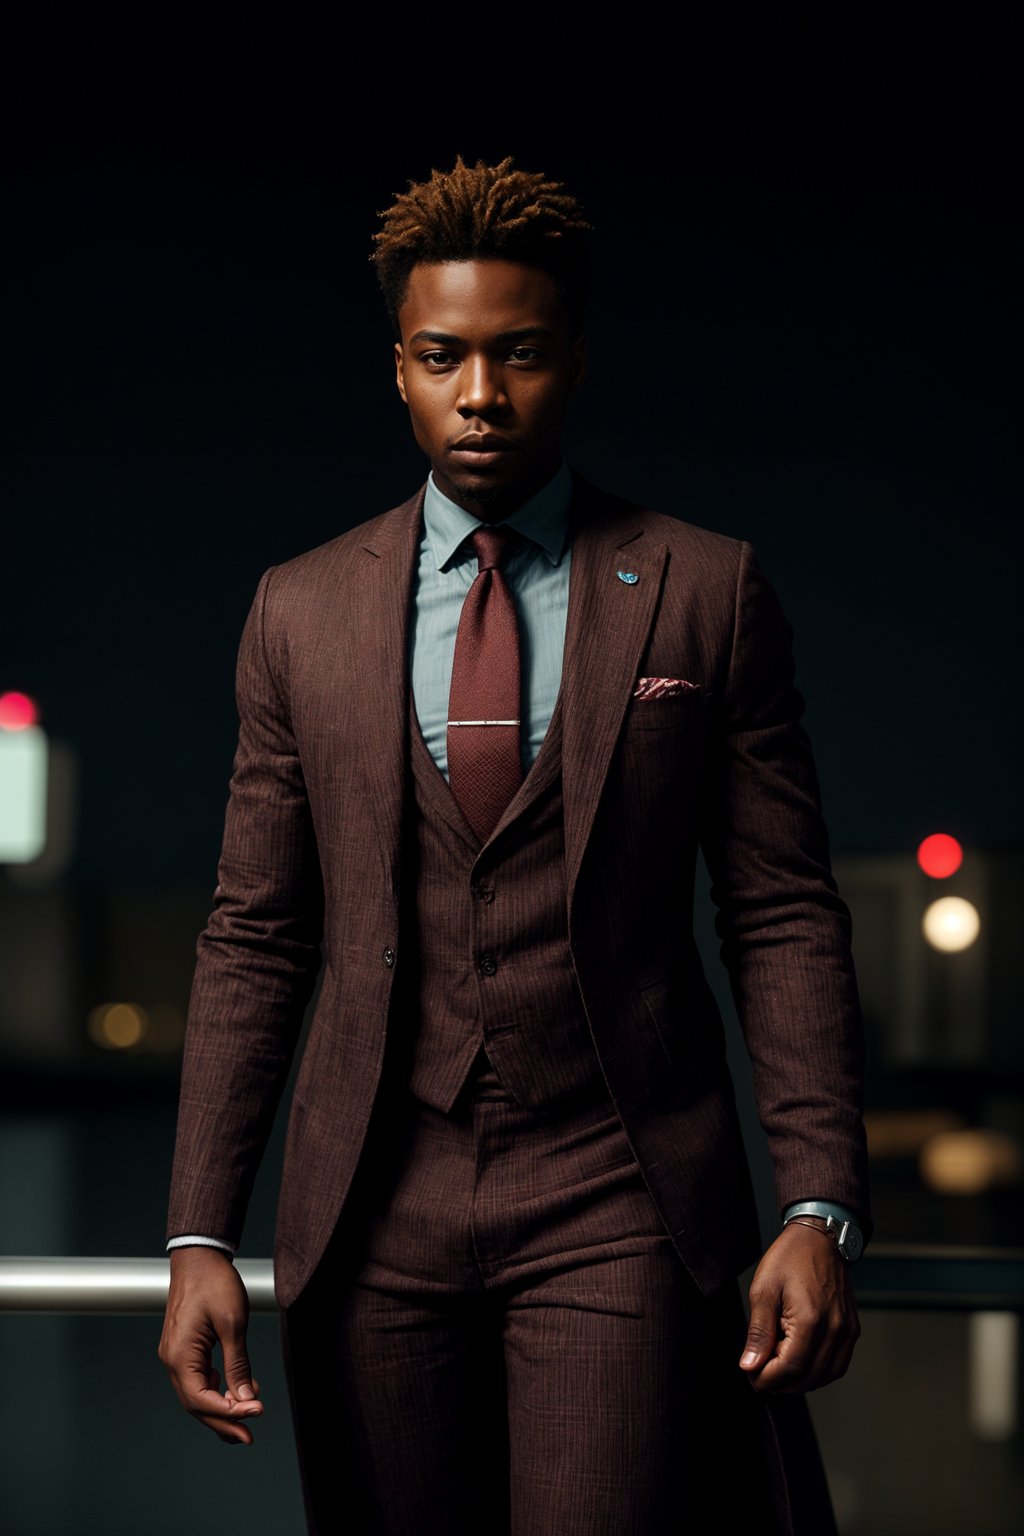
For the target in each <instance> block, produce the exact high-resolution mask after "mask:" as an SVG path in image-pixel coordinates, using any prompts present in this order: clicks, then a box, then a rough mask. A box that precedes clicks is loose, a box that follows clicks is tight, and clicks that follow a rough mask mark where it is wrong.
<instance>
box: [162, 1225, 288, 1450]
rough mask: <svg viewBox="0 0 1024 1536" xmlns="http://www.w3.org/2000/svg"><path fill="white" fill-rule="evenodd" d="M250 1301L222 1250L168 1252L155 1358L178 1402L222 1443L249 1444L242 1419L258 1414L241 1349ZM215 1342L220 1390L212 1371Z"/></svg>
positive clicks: (260, 1406) (260, 1409)
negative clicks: (168, 1278) (165, 1293)
mask: <svg viewBox="0 0 1024 1536" xmlns="http://www.w3.org/2000/svg"><path fill="white" fill-rule="evenodd" d="M248 1321H249V1297H248V1295H247V1294H246V1289H245V1286H244V1285H243V1284H242V1277H241V1276H240V1275H239V1273H238V1271H237V1269H236V1268H235V1266H234V1265H233V1264H232V1262H231V1258H230V1256H229V1255H228V1254H227V1253H224V1252H223V1251H222V1250H221V1249H219V1248H200V1247H196V1248H172V1249H171V1286H170V1291H169V1293H168V1297H167V1311H166V1312H165V1314H164V1328H163V1333H162V1334H161V1336H160V1347H159V1350H158V1353H159V1355H160V1359H161V1361H162V1362H163V1364H164V1365H165V1366H166V1368H167V1372H168V1375H169V1376H170V1378H171V1381H172V1383H173V1385H174V1390H175V1392H177V1394H178V1397H179V1398H180V1400H181V1403H182V1406H183V1407H184V1408H187V1409H188V1411H189V1413H191V1414H192V1415H193V1416H194V1417H195V1418H197V1419H198V1420H199V1422H200V1424H205V1425H206V1426H207V1428H208V1429H212V1430H213V1431H214V1433H215V1434H217V1435H219V1437H220V1438H221V1440H223V1441H224V1442H225V1444H226V1445H251V1444H252V1431H251V1430H250V1429H249V1427H248V1425H247V1424H246V1423H244V1422H243V1421H244V1420H245V1419H249V1418H258V1417H259V1415H260V1414H261V1413H262V1412H263V1404H262V1403H261V1402H260V1400H259V1386H258V1384H257V1383H256V1382H255V1381H253V1379H252V1372H251V1371H250V1368H249V1357H248V1355H247V1354H246V1351H245V1331H246V1326H247V1324H248ZM218 1343H219V1344H220V1347H221V1353H222V1355H223V1359H224V1376H225V1390H224V1392H221V1391H220V1390H219V1388H220V1372H219V1371H218V1370H216V1369H215V1368H214V1364H213V1350H214V1346H215V1345H216V1344H218Z"/></svg>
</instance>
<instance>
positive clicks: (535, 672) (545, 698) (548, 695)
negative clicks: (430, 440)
mask: <svg viewBox="0 0 1024 1536" xmlns="http://www.w3.org/2000/svg"><path fill="white" fill-rule="evenodd" d="M571 499H572V475H571V474H570V473H569V469H568V466H567V465H566V464H565V462H564V461H563V463H562V466H561V468H560V469H559V470H558V472H557V474H555V475H554V476H553V477H552V478H551V479H550V480H549V481H548V482H547V484H546V485H542V486H541V488H540V490H539V491H537V492H536V493H535V495H533V496H531V497H530V499H529V501H525V502H523V505H522V506H521V507H517V508H516V510H515V511H514V512H512V513H510V514H509V516H508V517H507V518H504V519H503V523H504V524H505V525H507V526H508V527H509V528H514V529H515V530H516V532H517V533H520V534H522V535H523V542H522V543H521V544H519V545H517V546H516V548H515V549H514V550H512V551H510V552H509V555H508V558H507V559H506V560H505V561H504V562H503V564H502V567H501V570H502V575H503V576H504V577H505V580H506V582H507V584H508V587H509V590H510V591H511V593H512V600H513V602H514V603H515V608H516V620H517V622H518V625H519V666H520V674H521V684H522V689H521V691H522V706H521V719H522V722H523V723H522V726H521V728H520V734H519V741H520V749H521V755H522V762H523V773H524V774H526V773H528V772H529V770H530V768H531V766H532V764H533V760H534V758H535V757H536V756H537V753H538V752H539V751H540V744H541V742H542V741H543V740H544V736H545V734H546V732H547V728H548V725H549V724H550V722H551V716H552V714H553V713H554V708H555V700H556V699H557V698H558V689H559V687H560V685H561V681H562V652H563V649H564V646H565V618H566V613H567V611H568V606H569V567H570V562H571V558H572V551H571V549H570V547H569V544H568V531H569V502H570V500H571ZM487 526H488V525H487V524H486V523H485V522H483V521H482V519H480V518H478V517H474V516H473V514H472V513H471V512H466V511H465V510H464V509H463V508H462V507H460V506H457V505H456V503H455V502H454V501H450V500H449V499H448V497H447V496H445V494H444V493H443V492H442V491H440V490H439V489H438V487H437V485H436V484H435V483H434V477H433V475H431V476H430V478H429V479H428V481H427V493H426V497H425V498H424V502H423V537H422V539H421V540H420V548H419V562H418V566H417V571H416V584H415V596H414V600H413V602H414V606H413V613H412V616H411V622H410V624H409V676H410V678H411V680H412V697H413V703H414V704H415V706H416V716H417V719H418V720H419V723H420V730H421V731H422V733H423V739H424V741H425V742H426V744H427V747H428V749H429V751H430V755H431V757H432V758H433V759H434V762H435V763H436V764H437V766H438V768H439V769H440V770H441V772H442V773H443V774H444V776H445V778H446V779H447V777H448V695H449V693H450V692H451V686H452V661H453V659H454V656H455V636H456V634H457V633H458V628H459V617H460V615H461V613H462V605H463V603H464V602H465V600H466V593H467V592H468V591H469V589H470V587H471V586H472V584H473V582H474V580H475V579H476V575H477V558H476V553H475V551H474V549H473V543H472V539H471V537H470V536H471V534H472V533H473V532H474V530H475V529H477V528H486V527H487Z"/></svg>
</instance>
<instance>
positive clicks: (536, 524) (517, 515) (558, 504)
mask: <svg viewBox="0 0 1024 1536" xmlns="http://www.w3.org/2000/svg"><path fill="white" fill-rule="evenodd" d="M571 499H572V475H571V473H570V471H569V466H568V465H567V464H566V462H565V460H564V459H563V460H562V463H561V465H560V467H559V469H558V471H557V473H556V474H554V475H552V477H551V479H550V480H549V481H547V483H546V484H545V485H542V486H541V488H540V490H539V491H535V492H534V494H533V495H532V496H531V497H530V499H529V500H528V501H524V502H523V504H522V506H521V507H517V508H516V510H515V511H514V512H510V513H509V515H508V517H506V518H503V519H502V521H503V522H504V523H507V525H508V526H509V527H510V528H514V529H515V530H516V532H517V533H521V534H523V535H524V537H525V538H528V539H532V541H533V542H534V544H539V545H540V547H541V549H542V550H543V551H544V553H545V554H546V555H547V557H548V560H549V561H550V562H551V564H552V565H557V564H558V563H559V561H560V560H561V558H562V551H563V549H564V548H565V540H566V535H567V533H568V529H569V502H570V500H571ZM423 521H424V524H425V525H426V530H427V539H428V540H429V543H430V552H431V555H432V557H433V559H434V562H435V564H436V565H437V569H438V570H439V571H440V570H443V569H444V567H445V566H446V565H447V564H448V563H449V562H450V561H451V559H452V557H453V555H454V554H455V552H456V550H457V549H458V548H459V546H460V544H462V543H463V542H464V540H465V539H466V538H467V537H468V536H469V535H470V534H471V533H473V532H474V530H475V529H477V528H486V527H487V524H486V523H485V522H484V521H483V520H482V519H481V518H479V517H474V516H473V514H472V512H467V511H466V509H465V508H464V507H460V506H458V505H457V503H456V502H454V501H451V500H449V498H448V497H447V496H446V495H445V494H444V492H443V491H441V490H439V489H438V487H437V485H436V484H435V482H434V475H433V471H431V473H430V475H429V476H428V478H427V493H426V496H425V498H424V501H423Z"/></svg>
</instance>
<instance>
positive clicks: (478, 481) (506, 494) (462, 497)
mask: <svg viewBox="0 0 1024 1536" xmlns="http://www.w3.org/2000/svg"><path fill="white" fill-rule="evenodd" d="M438 478H439V477H438V475H437V473H436V471H435V474H434V479H435V480H438ZM440 484H441V489H442V490H443V491H445V493H446V494H447V495H448V496H449V497H450V498H451V499H452V500H453V501H457V502H458V503H459V504H460V505H465V504H466V503H467V502H468V503H470V504H471V505H472V506H473V507H474V508H476V507H503V506H508V507H515V506H517V505H518V504H519V502H520V501H524V500H525V499H526V496H527V494H528V493H527V492H526V491H525V490H524V489H522V488H521V487H519V486H518V485H515V484H510V483H509V482H508V481H507V480H499V479H497V478H495V479H492V478H490V477H489V476H486V475H480V474H478V475H466V476H461V475H459V476H456V475H451V474H446V475H445V477H444V480H443V482H440Z"/></svg>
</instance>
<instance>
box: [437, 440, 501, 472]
mask: <svg viewBox="0 0 1024 1536" xmlns="http://www.w3.org/2000/svg"><path fill="white" fill-rule="evenodd" d="M448 451H449V453H450V454H451V456H452V458H454V459H457V460H458V462H459V463H460V464H465V465H468V466H470V467H471V468H474V469H483V468H484V467H485V466H486V465H488V464H496V463H497V462H498V460H499V459H501V458H502V457H503V456H504V455H505V454H506V453H511V452H513V451H514V444H513V443H510V442H509V440H508V438H507V437H499V436H498V435H497V434H496V433H493V432H483V433H478V432H471V433H467V434H466V436H465V437H460V438H458V439H457V440H456V441H455V442H454V443H452V445H451V447H450V448H449V450H448Z"/></svg>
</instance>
